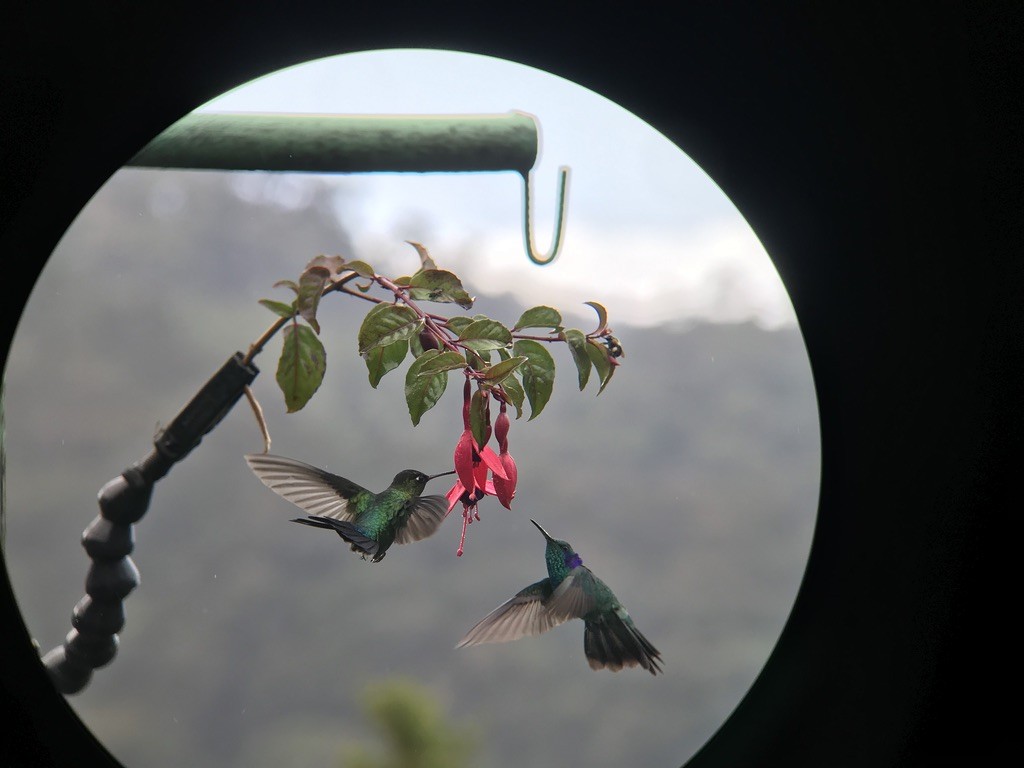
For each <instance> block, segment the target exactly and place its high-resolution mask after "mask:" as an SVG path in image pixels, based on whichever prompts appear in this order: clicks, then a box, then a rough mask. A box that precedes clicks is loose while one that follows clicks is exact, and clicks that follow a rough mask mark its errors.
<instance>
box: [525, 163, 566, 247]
mask: <svg viewBox="0 0 1024 768" xmlns="http://www.w3.org/2000/svg"><path fill="white" fill-rule="evenodd" d="M532 176H533V173H532V172H530V171H528V172H526V173H524V174H523V240H524V242H525V244H526V255H527V256H529V257H530V261H532V262H533V263H534V264H539V265H541V266H543V265H544V264H550V263H551V262H552V261H554V260H555V256H557V255H558V250H559V248H561V246H562V235H563V233H564V232H565V210H566V208H567V199H568V195H567V187H568V185H569V167H568V166H565V165H563V166H562V167H561V168H559V169H558V209H557V211H556V218H555V236H554V239H553V240H552V241H551V251H550V252H549V253H547V254H545V255H543V256H541V255H538V253H537V249H536V248H535V247H534V245H533V212H532V208H533V206H532V204H531V200H530V188H531V187H532V186H533V180H532Z"/></svg>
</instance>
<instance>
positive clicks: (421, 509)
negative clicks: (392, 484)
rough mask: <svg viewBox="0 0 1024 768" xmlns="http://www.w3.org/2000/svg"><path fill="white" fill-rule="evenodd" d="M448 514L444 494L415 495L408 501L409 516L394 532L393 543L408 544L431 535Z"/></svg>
mask: <svg viewBox="0 0 1024 768" xmlns="http://www.w3.org/2000/svg"><path fill="white" fill-rule="evenodd" d="M447 514H448V499H446V498H445V497H444V496H417V497H416V498H414V499H412V500H411V501H410V502H409V512H408V515H409V517H408V518H407V519H406V521H405V523H404V524H403V525H402V526H401V527H400V528H399V529H398V531H397V532H396V533H395V544H408V543H409V542H410V541H419V540H420V539H425V538H427V536H430V535H432V534H433V533H434V532H435V531H436V530H437V529H438V528H440V527H441V523H443V522H444V518H445V516H446V515H447Z"/></svg>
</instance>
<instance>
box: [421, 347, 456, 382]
mask: <svg viewBox="0 0 1024 768" xmlns="http://www.w3.org/2000/svg"><path fill="white" fill-rule="evenodd" d="M434 351H436V350H434ZM465 367H466V358H464V357H463V356H462V355H460V354H459V353H458V352H452V351H451V350H448V351H446V352H441V353H440V354H439V355H436V356H434V357H431V358H430V359H429V360H428V361H427V362H425V363H424V364H423V365H422V366H421V367H420V371H419V375H420V376H428V375H430V374H434V373H442V372H443V371H454V370H456V369H459V368H465Z"/></svg>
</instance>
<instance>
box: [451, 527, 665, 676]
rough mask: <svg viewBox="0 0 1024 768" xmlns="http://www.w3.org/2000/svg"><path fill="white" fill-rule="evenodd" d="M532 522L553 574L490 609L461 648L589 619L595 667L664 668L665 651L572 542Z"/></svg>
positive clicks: (588, 642)
mask: <svg viewBox="0 0 1024 768" xmlns="http://www.w3.org/2000/svg"><path fill="white" fill-rule="evenodd" d="M530 522H531V523H533V524H534V525H536V526H537V529H538V530H539V531H540V532H541V533H542V534H544V538H545V539H547V547H546V549H545V551H544V559H545V560H546V561H547V566H548V577H547V578H546V579H541V580H540V581H538V582H537V583H535V584H531V585H530V586H528V587H526V589H522V590H520V591H519V592H518V593H517V594H516V595H515V596H514V597H512V598H511V599H509V600H507V601H505V602H504V603H502V604H501V605H499V606H498V607H497V608H495V609H494V610H493V611H491V612H490V613H489V614H487V615H486V616H485V617H484V618H483V619H481V620H480V621H479V622H477V624H476V625H475V626H474V627H473V628H472V629H471V630H469V632H467V633H466V635H465V637H463V638H462V640H460V641H459V644H458V645H457V646H455V647H456V648H463V647H465V646H470V645H479V644H481V643H505V642H508V641H509V640H518V639H519V638H520V637H524V636H526V635H539V634H540V633H542V632H547V631H548V630H549V629H551V628H552V627H556V626H558V625H559V624H561V623H563V622H565V621H568V620H569V619H583V651H584V653H586V655H587V663H589V664H590V668H591V669H604V668H608V669H610V670H612V671H613V672H618V671H619V670H620V669H622V668H623V667H636V666H640V667H643V668H644V669H646V670H647V671H648V672H650V673H651V674H652V675H656V674H657V673H658V672H661V667H660V666H659V662H660V661H661V653H660V652H659V651H658V649H656V648H655V647H654V646H653V645H651V643H650V641H648V640H647V638H646V637H644V636H643V635H642V634H641V633H640V630H638V629H637V628H636V625H635V624H634V623H633V619H632V618H631V617H630V615H629V614H628V613H627V612H626V609H625V608H623V607H622V603H620V602H619V599H618V598H617V597H615V593H613V592H612V591H611V589H609V588H608V585H607V584H605V583H604V582H603V581H601V580H600V579H599V578H597V576H595V575H594V574H593V572H592V571H591V570H590V569H589V568H587V567H586V566H585V565H583V559H582V558H581V557H580V556H579V555H578V554H577V553H576V551H575V550H574V549H573V548H572V547H571V546H570V545H569V543H568V542H565V541H559V540H558V539H553V538H551V535H550V534H548V532H547V531H545V530H544V529H543V528H541V526H540V525H539V524H538V523H537V522H536V521H534V520H531V521H530Z"/></svg>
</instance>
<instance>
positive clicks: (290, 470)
mask: <svg viewBox="0 0 1024 768" xmlns="http://www.w3.org/2000/svg"><path fill="white" fill-rule="evenodd" d="M245 460H246V462H248V464H249V467H250V468H251V469H252V471H253V472H255V473H256V477H258V478H259V479H260V481H261V482H262V483H263V484H264V485H265V486H267V488H269V489H270V490H272V491H273V492H274V493H276V494H277V495H278V496H280V497H281V498H283V499H287V500H288V501H290V502H291V503H292V504H295V505H296V506H298V507H301V508H302V509H303V510H305V511H306V512H307V513H309V514H310V515H314V516H317V517H328V518H332V519H334V520H347V521H352V520H354V519H355V517H356V514H357V512H358V510H356V509H354V508H353V505H350V504H349V501H350V500H351V499H353V498H354V497H356V496H358V495H359V494H369V493H370V492H369V491H368V490H366V489H365V488H363V487H362V486H361V485H358V484H356V483H353V482H352V481H351V480H346V479H345V478H344V477H339V476H338V475H334V474H331V473H330V472H327V471H326V470H323V469H318V468H317V467H314V466H311V465H309V464H305V463H303V462H301V461H297V460H295V459H289V458H286V457H284V456H273V455H271V454H269V453H250V454H246V457H245Z"/></svg>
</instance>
